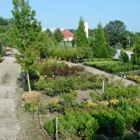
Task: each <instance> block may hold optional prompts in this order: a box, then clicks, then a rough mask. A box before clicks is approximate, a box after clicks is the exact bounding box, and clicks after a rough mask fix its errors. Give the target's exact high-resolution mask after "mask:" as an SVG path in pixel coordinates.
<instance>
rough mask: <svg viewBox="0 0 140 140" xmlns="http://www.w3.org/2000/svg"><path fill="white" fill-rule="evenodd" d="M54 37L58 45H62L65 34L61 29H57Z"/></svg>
mask: <svg viewBox="0 0 140 140" xmlns="http://www.w3.org/2000/svg"><path fill="white" fill-rule="evenodd" d="M53 35H54V38H55V40H56V41H57V42H58V43H60V42H61V41H63V38H64V35H63V33H62V32H61V30H60V28H57V29H55V31H54V34H53Z"/></svg>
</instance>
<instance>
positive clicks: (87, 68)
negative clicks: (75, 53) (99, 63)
mask: <svg viewBox="0 0 140 140" xmlns="http://www.w3.org/2000/svg"><path fill="white" fill-rule="evenodd" d="M66 63H67V64H68V65H69V66H71V65H80V66H83V67H85V69H86V70H87V71H89V72H92V73H93V74H104V75H106V76H107V77H109V78H110V79H112V80H122V82H123V83H124V84H125V85H129V84H134V85H136V83H135V82H133V81H130V80H127V79H124V78H121V77H119V76H117V75H114V74H109V73H106V72H104V71H101V70H99V69H96V68H93V67H89V66H85V65H83V64H81V63H77V64H75V63H70V62H66Z"/></svg>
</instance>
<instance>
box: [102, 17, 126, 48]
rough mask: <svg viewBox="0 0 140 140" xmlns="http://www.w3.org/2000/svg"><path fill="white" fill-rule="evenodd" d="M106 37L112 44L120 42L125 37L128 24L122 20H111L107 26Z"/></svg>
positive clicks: (105, 28)
mask: <svg viewBox="0 0 140 140" xmlns="http://www.w3.org/2000/svg"><path fill="white" fill-rule="evenodd" d="M104 30H105V37H106V39H107V41H108V42H109V43H110V45H111V46H112V45H114V44H116V43H120V42H121V40H122V38H123V37H124V34H125V31H126V26H125V24H124V23H123V22H122V21H120V20H115V21H110V22H109V23H108V24H107V25H106V26H105V27H104Z"/></svg>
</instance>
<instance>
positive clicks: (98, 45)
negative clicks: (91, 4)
mask: <svg viewBox="0 0 140 140" xmlns="http://www.w3.org/2000/svg"><path fill="white" fill-rule="evenodd" d="M106 45H107V42H106V40H105V37H104V30H103V28H102V25H101V23H99V24H98V28H97V29H96V31H95V37H94V43H93V46H92V49H93V54H94V56H95V57H101V54H103V52H102V50H100V49H103V50H104V51H105V52H106V55H105V56H108V50H107V48H106ZM105 56H104V57H105Z"/></svg>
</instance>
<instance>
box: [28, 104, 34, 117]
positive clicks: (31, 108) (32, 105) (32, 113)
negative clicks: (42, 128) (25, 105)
mask: <svg viewBox="0 0 140 140" xmlns="http://www.w3.org/2000/svg"><path fill="white" fill-rule="evenodd" d="M29 111H30V114H31V115H34V112H35V104H34V103H33V102H31V103H30V106H29Z"/></svg>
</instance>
